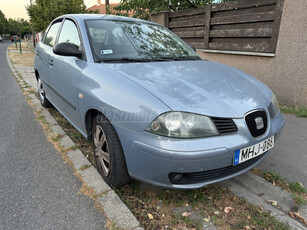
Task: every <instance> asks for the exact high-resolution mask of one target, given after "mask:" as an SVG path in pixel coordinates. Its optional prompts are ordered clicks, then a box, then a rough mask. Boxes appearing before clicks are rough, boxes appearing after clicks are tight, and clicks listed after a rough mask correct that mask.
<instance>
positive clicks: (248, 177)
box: [11, 65, 307, 229]
mask: <svg viewBox="0 0 307 230" xmlns="http://www.w3.org/2000/svg"><path fill="white" fill-rule="evenodd" d="M11 68H12V71H13V72H15V71H17V72H18V73H20V74H21V76H22V78H23V80H24V81H25V83H21V85H23V84H28V85H29V86H30V87H31V88H33V89H35V90H37V86H36V79H35V75H34V72H33V68H32V67H24V66H21V65H14V66H13V67H11ZM28 97H29V98H30V99H31V101H32V102H33V103H34V104H35V108H36V109H39V110H41V111H42V112H43V113H44V115H45V116H46V120H50V121H51V124H53V126H52V127H56V129H57V130H60V132H58V133H60V134H63V133H64V131H63V130H62V129H61V127H59V126H58V125H57V123H56V122H55V120H54V119H53V118H52V117H51V115H50V114H49V112H48V111H47V110H45V109H43V108H42V107H41V106H40V104H39V100H38V99H37V98H36V97H35V96H34V95H33V94H32V95H29V96H28ZM287 117H288V116H286V120H287ZM292 120H295V121H296V122H297V121H299V122H303V123H304V120H300V119H299V118H296V117H293V116H291V121H292ZM306 121H307V119H306ZM306 121H305V123H306ZM54 122H55V123H54ZM291 123H292V122H291ZM305 123H304V124H305ZM302 127H304V126H303V125H302ZM305 130H306V129H305ZM285 131H286V132H287V135H288V134H289V133H288V129H286V130H284V132H285ZM294 133H295V132H294ZM287 135H284V138H288V136H287ZM289 135H293V134H292V133H290V134H289ZM291 138H292V139H293V140H295V139H296V138H297V137H296V136H292V137H291ZM62 141H63V144H65V142H66V141H67V142H69V143H71V142H72V141H71V140H70V139H69V137H68V136H66V135H65V136H64V137H63V138H62ZM296 143H297V142H295V141H294V142H292V144H293V146H289V145H290V144H291V143H288V142H286V141H283V140H282V139H281V141H279V142H278V143H277V146H279V145H280V146H282V145H283V144H286V145H287V147H284V148H285V149H284V150H286V151H288V150H289V149H296V150H298V149H300V148H303V149H304V147H305V146H304V143H303V142H302V143H303V146H302V143H301V144H300V146H301V147H298V146H294V145H295V144H296ZM72 145H73V143H72ZM66 147H67V146H66ZM68 147H70V145H69V146H68ZM282 148H283V147H282ZM277 151H281V150H280V149H278V150H277ZM284 153H285V154H287V152H285V151H284ZM271 155H274V157H277V158H278V153H276V152H275V153H274V152H272V153H271ZM305 155H306V154H305ZM76 156H78V157H76ZM68 157H69V158H70V160H71V161H72V162H73V164H74V166H75V169H76V170H77V172H78V173H79V174H80V175H81V177H82V180H84V181H85V183H86V184H88V185H89V186H93V187H94V188H95V191H96V192H97V194H101V193H104V195H102V196H101V197H100V198H99V199H98V202H100V203H101V205H102V206H104V209H105V213H106V214H107V215H108V217H110V218H111V219H112V220H115V222H116V223H117V224H118V226H119V227H122V228H125V229H133V228H136V227H138V226H139V223H138V222H137V220H136V219H135V217H134V216H133V215H132V213H131V212H130V211H129V209H128V208H127V207H126V206H125V205H124V204H123V203H122V201H121V200H120V199H119V197H118V196H117V195H116V194H115V193H114V191H113V190H111V189H110V188H109V187H108V185H106V184H105V183H104V181H103V180H102V179H101V178H100V175H99V174H98V172H97V171H96V169H95V168H94V167H93V166H90V167H89V168H87V169H86V170H80V167H81V166H82V165H90V163H89V162H88V160H87V159H86V158H85V157H84V156H83V155H82V153H81V152H80V151H79V150H75V151H74V152H70V153H69V154H68ZM269 157H270V156H269ZM273 159H274V158H273ZM266 160H267V159H265V160H264V161H266ZM273 161H274V162H276V165H277V164H278V163H279V162H280V161H279V160H273ZM81 162H82V163H81ZM269 164H270V163H269ZM266 169H267V168H266ZM286 171H287V170H286ZM305 171H306V168H305ZM285 176H287V174H286V175H285ZM221 184H222V185H223V186H225V187H227V188H228V189H229V190H230V191H231V192H233V193H234V194H236V195H237V196H239V197H243V198H245V199H246V200H248V201H249V202H251V203H253V204H255V205H260V206H261V207H262V208H263V210H264V211H269V212H271V214H272V215H273V216H275V217H276V218H277V219H278V220H279V221H281V222H285V223H288V224H289V225H290V227H291V229H306V227H307V226H306V225H305V226H304V225H303V224H302V223H300V222H298V221H297V220H294V219H292V218H291V217H290V216H289V215H288V213H289V211H290V210H291V209H292V208H293V207H294V202H293V199H292V197H291V194H290V193H288V192H286V191H283V190H281V189H280V188H278V187H276V186H273V185H272V184H271V183H269V182H267V181H266V180H264V179H263V178H261V177H258V176H256V175H254V174H252V173H250V172H248V173H245V174H243V175H241V176H238V177H236V178H233V179H231V180H227V181H225V182H222V183H221ZM268 200H274V201H277V205H272V204H271V203H268V202H267V201H268ZM300 214H301V215H302V216H303V217H304V218H305V219H307V206H302V207H301V208H300ZM140 229H141V228H140Z"/></svg>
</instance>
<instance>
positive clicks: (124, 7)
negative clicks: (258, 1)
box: [108, 0, 231, 20]
mask: <svg viewBox="0 0 307 230" xmlns="http://www.w3.org/2000/svg"><path fill="white" fill-rule="evenodd" d="M225 1H231V0H221V2H225ZM214 2H216V0H121V1H120V3H119V4H118V5H117V6H115V7H112V6H110V7H109V10H108V13H110V14H116V15H123V16H129V15H132V17H135V18H141V19H146V20H148V19H149V17H150V14H152V13H160V12H162V11H177V10H183V9H189V8H198V7H204V6H206V5H209V4H212V3H214Z"/></svg>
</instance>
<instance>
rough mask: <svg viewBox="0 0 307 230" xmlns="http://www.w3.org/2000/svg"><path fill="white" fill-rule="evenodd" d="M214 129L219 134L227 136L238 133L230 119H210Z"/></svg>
mask: <svg viewBox="0 0 307 230" xmlns="http://www.w3.org/2000/svg"><path fill="white" fill-rule="evenodd" d="M211 119H212V121H213V123H214V125H215V127H216V128H217V131H218V132H219V134H221V135H222V134H229V133H234V132H237V131H238V128H237V126H236V124H235V123H234V122H233V120H232V119H231V118H218V117H211Z"/></svg>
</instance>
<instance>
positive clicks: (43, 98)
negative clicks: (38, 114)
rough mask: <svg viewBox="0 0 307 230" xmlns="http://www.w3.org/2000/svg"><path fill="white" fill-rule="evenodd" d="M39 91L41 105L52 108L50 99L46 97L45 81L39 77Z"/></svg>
mask: <svg viewBox="0 0 307 230" xmlns="http://www.w3.org/2000/svg"><path fill="white" fill-rule="evenodd" d="M37 92H38V95H39V100H40V102H41V105H42V106H43V107H44V108H50V107H51V106H52V105H51V103H50V101H49V100H48V99H47V98H46V92H45V90H44V87H43V82H42V80H41V79H40V78H38V79H37Z"/></svg>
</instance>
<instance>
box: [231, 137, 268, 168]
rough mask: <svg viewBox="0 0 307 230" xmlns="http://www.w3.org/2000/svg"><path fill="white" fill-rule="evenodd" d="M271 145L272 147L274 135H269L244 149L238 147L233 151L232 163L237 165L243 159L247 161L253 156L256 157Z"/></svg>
mask: <svg viewBox="0 0 307 230" xmlns="http://www.w3.org/2000/svg"><path fill="white" fill-rule="evenodd" d="M273 147H274V136H271V137H270V138H268V139H266V140H264V141H261V142H259V143H258V144H255V145H251V146H249V147H246V148H244V149H239V150H237V151H236V152H235V157H234V160H233V165H237V164H240V163H242V162H244V161H248V160H250V159H252V158H254V157H257V156H259V155H261V154H263V153H265V152H266V151H268V150H269V149H271V148H273Z"/></svg>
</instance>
